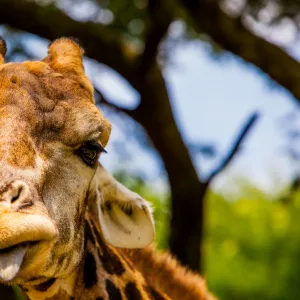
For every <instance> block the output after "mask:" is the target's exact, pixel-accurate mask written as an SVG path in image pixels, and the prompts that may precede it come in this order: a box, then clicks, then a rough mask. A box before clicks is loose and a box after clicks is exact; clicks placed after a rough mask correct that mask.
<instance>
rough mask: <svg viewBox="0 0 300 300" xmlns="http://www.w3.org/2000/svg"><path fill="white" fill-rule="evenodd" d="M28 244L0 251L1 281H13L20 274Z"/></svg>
mask: <svg viewBox="0 0 300 300" xmlns="http://www.w3.org/2000/svg"><path fill="white" fill-rule="evenodd" d="M27 248H28V245H27V244H23V243H22V244H21V245H17V246H14V247H10V248H8V249H4V250H1V252H2V253H1V252H0V281H6V282H7V281H11V280H13V279H14V278H15V277H16V275H17V274H18V272H19V270H20V268H21V265H22V262H23V259H24V256H25V254H26V251H27Z"/></svg>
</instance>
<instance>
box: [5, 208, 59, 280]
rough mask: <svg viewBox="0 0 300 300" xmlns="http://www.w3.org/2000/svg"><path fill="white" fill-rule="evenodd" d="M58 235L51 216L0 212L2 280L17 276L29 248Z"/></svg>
mask: <svg viewBox="0 0 300 300" xmlns="http://www.w3.org/2000/svg"><path fill="white" fill-rule="evenodd" d="M56 236H57V228H56V226H55V225H54V224H53V222H52V221H51V220H50V218H48V217H46V216H42V215H33V214H24V213H18V212H15V213H5V214H0V281H6V282H7V281H10V280H12V279H14V278H15V277H16V275H17V274H18V272H19V270H20V268H21V265H22V263H23V260H24V257H25V255H26V252H27V250H28V249H29V248H30V247H31V246H33V245H36V244H38V243H39V242H44V241H47V240H53V239H55V238H56Z"/></svg>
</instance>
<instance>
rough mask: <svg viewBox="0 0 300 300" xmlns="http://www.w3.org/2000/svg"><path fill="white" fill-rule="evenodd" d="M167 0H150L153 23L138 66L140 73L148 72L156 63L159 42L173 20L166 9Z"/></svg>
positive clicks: (149, 9) (149, 8) (150, 13)
mask: <svg viewBox="0 0 300 300" xmlns="http://www.w3.org/2000/svg"><path fill="white" fill-rule="evenodd" d="M165 1H166V0H165ZM165 1H159V0H149V3H148V11H149V16H150V21H151V24H150V28H149V30H148V32H147V34H146V39H145V50H144V52H143V54H142V55H141V58H140V64H139V66H138V73H139V74H144V73H146V72H147V71H148V69H149V68H150V67H151V66H152V65H153V64H155V63H156V61H155V60H156V57H157V52H158V47H159V44H160V42H161V41H162V39H163V38H164V36H165V34H166V32H167V30H168V28H169V26H170V24H171V22H172V21H173V15H172V14H171V12H170V10H169V9H166V5H165V3H164V2H165Z"/></svg>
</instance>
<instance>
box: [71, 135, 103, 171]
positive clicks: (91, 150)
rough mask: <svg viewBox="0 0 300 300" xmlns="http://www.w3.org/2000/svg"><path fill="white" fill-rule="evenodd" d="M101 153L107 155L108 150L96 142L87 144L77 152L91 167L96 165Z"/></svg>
mask: <svg viewBox="0 0 300 300" xmlns="http://www.w3.org/2000/svg"><path fill="white" fill-rule="evenodd" d="M101 152H105V153H106V150H105V149H104V148H103V147H102V145H101V144H99V143H98V142H95V141H91V142H86V143H84V144H83V145H81V146H80V147H79V148H78V149H77V150H76V151H75V153H76V154H77V155H78V156H79V157H81V159H82V160H83V161H84V163H85V164H87V165H88V166H90V167H93V166H94V165H95V163H96V162H97V160H98V158H99V155H100V153H101Z"/></svg>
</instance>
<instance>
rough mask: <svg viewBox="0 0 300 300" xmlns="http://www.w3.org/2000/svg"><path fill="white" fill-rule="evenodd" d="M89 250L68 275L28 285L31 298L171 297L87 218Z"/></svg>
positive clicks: (122, 299)
mask: <svg viewBox="0 0 300 300" xmlns="http://www.w3.org/2000/svg"><path fill="white" fill-rule="evenodd" d="M85 241H86V243H85V252H84V255H83V260H82V262H81V264H80V266H79V267H78V268H77V270H76V271H75V272H74V273H72V274H71V275H70V276H69V277H67V278H50V279H47V280H44V281H42V282H38V283H35V284H32V283H31V284H30V285H24V286H23V287H22V289H23V291H24V292H25V293H26V295H27V296H28V297H29V298H30V299H31V300H71V299H72V300H74V299H75V300H77V299H93V300H94V299H96V300H109V299H114V300H126V299H128V300H129V299H130V300H139V299H140V300H141V299H145V300H150V299H158V300H168V299H170V298H169V297H168V296H166V295H164V294H162V293H160V292H158V291H157V290H155V289H154V288H153V287H151V286H149V285H148V283H147V282H146V281H145V279H144V277H143V276H142V275H141V273H140V272H139V271H138V270H137V269H136V268H135V267H134V266H133V264H132V262H131V261H130V260H129V259H128V258H127V257H126V255H125V254H124V253H122V252H121V251H117V250H116V249H115V248H113V247H111V246H108V245H107V244H105V242H104V241H103V239H102V237H101V235H100V230H99V228H98V225H97V222H96V221H94V220H93V218H91V217H90V216H89V215H88V214H87V215H86V219H85Z"/></svg>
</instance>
